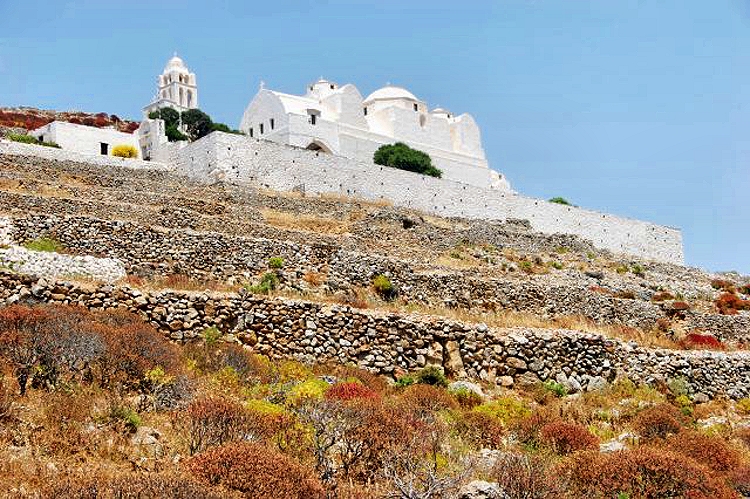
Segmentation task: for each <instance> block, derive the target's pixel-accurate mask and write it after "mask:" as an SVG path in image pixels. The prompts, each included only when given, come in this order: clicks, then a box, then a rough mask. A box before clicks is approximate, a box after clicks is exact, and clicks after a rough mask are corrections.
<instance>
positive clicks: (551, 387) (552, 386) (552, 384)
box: [542, 379, 568, 397]
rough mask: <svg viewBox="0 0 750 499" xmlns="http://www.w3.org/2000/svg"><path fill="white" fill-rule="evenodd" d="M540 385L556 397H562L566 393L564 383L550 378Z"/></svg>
mask: <svg viewBox="0 0 750 499" xmlns="http://www.w3.org/2000/svg"><path fill="white" fill-rule="evenodd" d="M542 386H543V387H544V389H545V390H546V391H548V392H551V393H554V394H555V396H556V397H564V396H566V395H567V394H568V389H567V388H565V386H564V385H562V384H561V383H558V382H557V381H553V380H551V379H548V380H547V381H545V382H544V383H542Z"/></svg>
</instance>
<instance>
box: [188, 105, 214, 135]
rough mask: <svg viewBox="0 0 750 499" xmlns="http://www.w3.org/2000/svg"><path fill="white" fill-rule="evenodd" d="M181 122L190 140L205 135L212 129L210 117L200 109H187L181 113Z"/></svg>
mask: <svg viewBox="0 0 750 499" xmlns="http://www.w3.org/2000/svg"><path fill="white" fill-rule="evenodd" d="M182 124H183V125H184V126H185V131H186V132H187V135H188V138H189V139H190V140H191V141H193V140H198V139H200V138H201V137H205V136H206V135H208V134H209V133H211V131H212V130H213V121H211V117H210V116H209V115H207V114H206V113H204V112H203V111H201V110H200V109H188V110H187V111H185V112H184V113H182Z"/></svg>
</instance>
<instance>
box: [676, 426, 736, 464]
mask: <svg viewBox="0 0 750 499" xmlns="http://www.w3.org/2000/svg"><path fill="white" fill-rule="evenodd" d="M666 447H667V448H668V449H669V450H671V451H673V452H675V453H679V454H682V455H684V456H687V457H690V458H692V459H694V460H695V461H697V462H698V463H700V464H703V465H705V466H706V467H707V468H709V469H710V470H712V471H715V472H718V473H726V472H729V471H731V470H733V469H734V468H737V467H738V466H740V464H741V461H742V459H741V457H740V453H739V452H738V451H737V450H735V449H733V448H732V447H730V446H729V444H728V443H727V442H726V440H724V439H723V438H721V437H718V436H709V435H705V434H703V433H700V432H697V431H691V430H687V431H682V432H680V433H678V434H677V435H674V436H672V437H669V438H668V439H667V442H666Z"/></svg>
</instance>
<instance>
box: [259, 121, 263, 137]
mask: <svg viewBox="0 0 750 499" xmlns="http://www.w3.org/2000/svg"><path fill="white" fill-rule="evenodd" d="M258 129H260V134H261V135H263V123H261V124H259V125H258Z"/></svg>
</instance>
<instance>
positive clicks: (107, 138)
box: [30, 121, 141, 157]
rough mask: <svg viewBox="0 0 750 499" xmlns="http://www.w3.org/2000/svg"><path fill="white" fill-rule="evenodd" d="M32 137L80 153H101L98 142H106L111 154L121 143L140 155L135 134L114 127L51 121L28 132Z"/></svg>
mask: <svg viewBox="0 0 750 499" xmlns="http://www.w3.org/2000/svg"><path fill="white" fill-rule="evenodd" d="M30 135H33V136H34V137H37V138H39V137H43V138H44V142H55V143H56V144H57V145H59V146H60V147H61V148H62V149H64V150H66V151H72V152H78V153H81V154H90V155H97V156H99V155H101V153H100V144H101V143H105V144H108V155H112V149H113V148H114V147H115V146H117V145H121V144H127V145H131V146H133V147H135V149H136V151H138V156H139V157H140V155H141V147H140V144H139V143H138V136H137V134H132V133H124V132H120V131H119V130H115V129H114V128H97V127H93V126H87V125H77V124H75V123H66V122H63V121H53V122H52V123H49V124H47V125H44V126H42V127H39V128H37V129H36V130H34V131H32V132H30Z"/></svg>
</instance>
